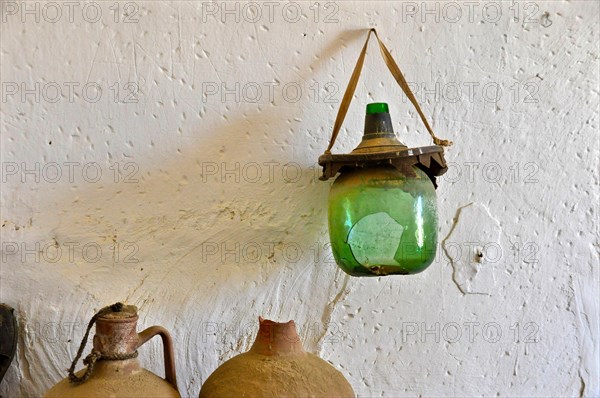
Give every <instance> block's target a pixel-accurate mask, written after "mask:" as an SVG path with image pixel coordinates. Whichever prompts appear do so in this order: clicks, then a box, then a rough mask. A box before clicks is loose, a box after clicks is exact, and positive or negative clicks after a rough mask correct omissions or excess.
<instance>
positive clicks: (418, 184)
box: [328, 104, 437, 276]
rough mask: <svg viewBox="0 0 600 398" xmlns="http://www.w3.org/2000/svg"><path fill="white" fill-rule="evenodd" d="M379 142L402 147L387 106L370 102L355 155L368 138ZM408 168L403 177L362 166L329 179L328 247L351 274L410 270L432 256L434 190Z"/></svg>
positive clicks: (389, 169) (387, 167)
mask: <svg viewBox="0 0 600 398" xmlns="http://www.w3.org/2000/svg"><path fill="white" fill-rule="evenodd" d="M384 140H385V141H387V142H386V144H387V145H388V146H391V145H395V146H397V147H398V149H406V146H403V145H402V144H401V143H400V142H398V141H397V140H396V138H395V136H394V132H393V130H392V124H391V120H390V114H389V113H388V112H387V104H369V105H368V106H367V115H366V120H365V134H364V138H363V142H362V146H363V147H362V148H360V147H359V148H357V150H356V151H354V153H360V152H361V151H360V149H363V150H364V149H366V148H370V149H372V148H373V146H368V145H369V143H370V142H371V141H379V143H380V144H381V142H382V141H384ZM365 143H366V144H365ZM371 143H372V144H375V142H371ZM412 171H413V173H411V175H406V174H405V173H403V172H402V171H400V170H398V169H396V168H394V167H393V166H391V165H385V164H383V165H376V166H368V165H367V166H365V167H361V168H355V169H352V170H347V171H346V172H344V173H342V175H340V176H339V177H338V178H337V179H336V180H335V182H334V183H333V186H332V187H331V192H330V194H329V212H328V213H329V235H330V239H331V248H332V251H333V255H334V257H335V260H336V262H337V263H338V264H339V266H340V267H341V268H342V269H343V270H344V271H346V272H347V273H349V274H350V275H356V276H362V275H388V274H414V273H417V272H420V271H422V270H424V269H425V268H426V267H427V266H428V265H429V264H431V262H432V261H433V259H434V258H435V248H436V245H437V209H436V195H435V188H434V186H433V183H432V182H431V180H430V179H429V177H428V176H427V174H425V173H424V172H423V171H421V170H420V169H418V168H416V167H415V168H413V170H412ZM412 174H414V175H412Z"/></svg>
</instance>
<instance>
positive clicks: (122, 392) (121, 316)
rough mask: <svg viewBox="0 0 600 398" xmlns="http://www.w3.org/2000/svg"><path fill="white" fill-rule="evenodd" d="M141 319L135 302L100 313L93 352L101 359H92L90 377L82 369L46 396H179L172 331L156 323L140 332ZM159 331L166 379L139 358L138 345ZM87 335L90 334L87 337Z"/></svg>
mask: <svg viewBox="0 0 600 398" xmlns="http://www.w3.org/2000/svg"><path fill="white" fill-rule="evenodd" d="M111 307H113V306H111ZM107 308H108V307H107ZM137 320H138V315H137V308H136V307H135V306H122V307H121V310H119V311H109V312H107V313H104V314H102V315H100V316H98V317H97V319H96V334H95V336H94V351H93V352H92V354H94V355H98V354H99V358H100V359H99V360H97V361H96V362H95V363H92V366H93V367H92V370H91V373H89V377H88V378H87V379H85V378H84V379H83V380H81V378H82V377H83V375H84V374H85V373H86V371H85V370H81V371H79V372H77V373H75V374H74V377H72V379H75V380H70V379H69V378H66V379H64V380H62V381H61V382H59V383H58V384H56V385H55V386H54V387H52V388H51V389H50V390H49V391H48V392H47V393H46V397H48V398H51V397H78V398H80V397H179V392H178V391H177V380H176V377H175V361H174V356H173V343H172V340H171V336H170V335H169V332H168V331H167V330H166V329H164V328H163V327H160V326H152V327H150V328H148V329H146V330H144V331H143V332H141V333H137V332H136V326H137ZM90 327H91V324H90ZM156 335H160V336H161V338H162V342H163V348H164V360H165V374H166V379H163V378H161V377H159V376H157V375H155V374H154V373H152V372H150V371H148V370H146V369H144V368H142V367H141V366H140V363H139V361H138V359H137V358H136V357H137V353H136V351H137V349H138V347H140V346H141V345H142V344H144V343H145V342H146V341H148V340H150V339H151V338H152V337H154V336H156ZM86 339H87V336H86V337H84V341H85V340H86ZM84 344H85V343H84ZM89 358H90V357H88V359H89ZM115 358H119V359H115ZM121 358H125V359H121ZM88 366H90V365H89V362H88ZM72 368H73V367H72ZM77 379H79V381H78V382H77V381H76V380H77ZM74 381H75V382H74Z"/></svg>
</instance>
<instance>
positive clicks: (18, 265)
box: [0, 1, 600, 397]
mask: <svg viewBox="0 0 600 398" xmlns="http://www.w3.org/2000/svg"><path fill="white" fill-rule="evenodd" d="M49 4H50V3H42V2H27V3H24V2H20V1H19V2H16V3H15V2H11V1H3V2H2V10H3V14H2V24H1V57H2V59H1V63H2V69H1V73H2V76H1V78H2V104H1V106H2V111H1V117H2V130H1V131H2V151H1V152H2V178H3V181H2V196H1V199H2V218H1V220H2V228H1V231H2V253H1V255H2V264H1V267H2V268H1V276H2V282H1V301H2V302H5V303H7V304H9V305H11V306H13V307H15V308H16V312H17V314H18V321H19V325H20V332H21V334H20V337H19V346H18V353H17V357H16V358H15V360H14V362H13V366H12V368H11V369H10V370H9V372H8V373H7V375H6V377H5V379H4V381H3V382H2V385H1V386H0V394H1V395H2V396H6V397H18V396H40V395H41V394H42V393H43V392H44V391H45V390H46V389H48V388H49V387H50V386H52V385H53V384H54V383H56V382H57V381H58V380H60V379H62V378H63V377H65V376H66V371H65V370H66V369H67V368H68V366H69V365H70V362H71V360H72V358H73V357H74V355H75V352H76V350H77V347H78V345H79V342H80V339H81V337H82V335H83V332H84V327H85V324H86V323H87V321H88V320H89V318H90V317H91V316H92V315H93V313H94V312H95V311H96V310H98V309H99V308H101V307H102V306H104V305H107V304H111V303H113V302H116V301H120V300H122V301H125V302H127V303H130V304H136V305H138V306H139V308H140V325H139V327H140V329H141V328H143V327H147V326H150V325H153V324H160V325H163V326H165V327H166V328H168V329H169V330H171V331H172V334H173V336H174V338H175V341H176V348H177V370H178V378H179V389H180V390H181V392H182V394H183V395H184V396H197V394H198V392H199V390H200V386H201V384H202V382H203V381H204V380H206V378H207V377H208V375H209V374H210V373H211V372H212V371H213V370H214V369H215V368H216V367H217V366H218V365H219V364H221V363H222V362H223V361H224V360H226V359H228V358H230V357H232V356H234V355H236V354H239V353H241V352H243V351H245V350H247V349H248V348H249V346H250V344H251V342H252V341H253V339H254V333H255V332H256V329H257V318H258V316H259V315H262V316H265V317H268V318H271V319H274V320H280V321H286V320H289V319H294V320H295V321H296V322H297V324H298V325H299V328H300V333H301V334H302V336H303V339H304V344H305V347H306V349H307V350H309V351H312V352H315V353H318V354H319V355H320V356H321V357H322V358H324V359H326V360H327V361H329V362H331V363H332V364H333V365H334V366H336V367H337V368H338V369H339V370H340V371H342V372H343V373H344V375H345V376H346V377H347V378H348V380H349V381H350V382H351V384H352V385H353V387H354V389H355V391H356V393H357V394H358V395H359V396H361V397H379V396H394V397H398V396H457V397H463V396H511V397H516V396H522V397H525V396H527V397H533V396H536V397H548V396H589V397H592V396H598V395H599V394H600V387H599V383H598V379H599V373H598V372H599V366H598V358H599V348H598V322H599V317H598V297H599V291H598V290H599V289H598V286H599V273H598V247H599V245H598V225H599V223H598V199H599V198H598V196H599V195H598V156H599V148H598V139H599V137H598V94H599V86H598V84H599V80H598V66H599V65H598V54H599V39H598V37H599V36H598V35H599V18H598V16H599V5H598V3H597V2H593V1H569V2H567V1H551V2H515V3H514V4H511V3H509V2H502V3H501V4H500V3H496V2H480V3H469V2H454V3H445V2H427V4H423V3H421V2H408V3H401V2H366V1H365V2H317V3H313V2H294V3H291V5H287V6H286V3H281V2H272V3H253V4H252V5H250V6H248V5H247V3H235V2H228V3H227V4H225V5H224V4H223V3H221V2H218V3H216V4H210V3H203V2H191V1H173V2H163V1H147V2H143V1H142V2H140V1H133V2H128V3H125V2H119V3H115V2H113V1H107V2H96V3H93V2H92V3H87V2H78V1H75V2H74V3H73V4H74V5H69V4H67V3H63V2H60V1H59V2H55V3H52V4H50V5H49ZM499 4H500V5H499ZM36 7H37V8H36ZM224 7H227V9H228V10H232V11H230V13H226V12H224ZM27 10H29V11H27ZM57 11H58V12H60V14H57ZM297 12H299V13H300V14H296V13H297ZM296 17H297V18H296ZM36 18H37V21H36ZM96 19H97V21H96ZM223 21H225V22H223ZM371 26H373V27H377V29H378V30H379V32H380V35H381V37H382V39H383V40H384V42H385V43H386V44H387V45H388V47H389V48H390V49H391V50H392V53H393V54H394V56H395V57H396V59H397V61H398V63H399V64H400V65H401V67H402V69H403V71H404V73H405V75H406V77H407V80H409V81H410V82H411V83H413V84H414V85H415V87H418V88H417V89H416V96H417V98H418V99H419V100H420V101H421V103H422V105H423V108H424V111H425V113H426V114H427V115H428V116H429V118H430V120H431V122H432V125H433V127H434V130H435V131H436V132H437V134H438V135H439V136H440V137H443V138H448V139H451V140H453V141H454V146H453V147H451V148H450V149H448V150H447V152H446V157H447V160H448V162H449V163H450V165H451V166H450V170H449V172H448V174H447V175H446V176H445V177H443V178H441V179H440V184H439V185H440V186H439V189H438V195H439V196H438V203H439V219H440V223H439V234H440V240H442V239H445V245H444V247H443V248H442V246H441V242H440V249H439V250H438V255H437V260H436V262H435V263H434V264H433V265H432V266H431V267H430V268H429V269H428V270H427V271H425V272H423V273H421V274H419V275H416V276H410V277H401V276H398V277H382V278H370V279H368V278H362V279H361V278H353V277H348V276H346V275H345V274H344V273H343V272H341V271H339V270H338V269H337V267H336V266H335V264H334V263H333V261H332V259H331V253H330V250H329V249H328V247H327V242H328V237H327V222H326V203H327V195H328V189H329V184H328V183H324V182H321V181H318V179H317V176H318V169H317V167H316V160H317V158H318V156H319V155H320V154H321V153H322V152H323V150H324V149H325V147H326V145H327V141H328V139H329V136H330V132H331V128H332V125H333V120H334V118H335V114H336V112H337V108H338V106H339V100H340V99H341V96H342V93H343V90H344V89H345V87H346V84H347V82H348V79H349V77H350V74H351V71H352V68H353V67H354V64H355V61H356V58H357V56H358V52H359V50H360V48H361V46H362V44H363V40H364V38H365V34H366V31H365V30H363V29H364V28H367V27H371ZM98 87H99V88H100V90H101V91H97V90H96V88H98ZM257 89H258V90H259V91H257ZM26 90H28V91H26ZM372 101H387V102H389V103H390V106H391V112H392V118H393V121H394V125H395V129H396V132H397V133H398V134H399V135H400V137H401V139H402V140H403V141H405V142H406V143H408V144H409V145H428V144H429V143H430V139H429V136H428V135H427V133H426V131H425V129H424V128H423V126H422V125H421V124H420V122H419V120H418V118H417V117H416V113H415V112H414V110H413V109H412V107H411V106H410V104H409V103H408V102H407V100H406V98H405V97H404V96H403V95H402V94H401V91H400V89H399V88H398V87H397V86H396V84H395V82H394V81H393V78H392V77H391V75H390V74H389V73H388V72H387V70H386V69H385V66H384V63H383V61H382V60H381V58H380V55H379V53H378V51H377V50H376V46H375V42H374V41H373V42H371V47H370V49H369V52H368V57H367V60H366V63H365V68H364V70H363V75H362V77H361V80H360V83H359V87H358V90H357V93H356V96H355V99H354V102H353V104H352V106H351V108H350V113H349V116H348V118H347V120H346V123H345V129H344V130H343V131H342V132H341V134H340V137H339V140H338V144H337V145H336V148H335V151H336V152H343V151H348V150H350V149H352V148H353V147H354V146H355V145H356V144H357V143H358V141H359V140H360V135H361V131H362V124H363V117H364V116H363V115H364V106H365V105H366V104H367V103H368V102H372ZM24 169H27V170H33V171H31V172H30V173H24V172H23V171H24ZM57 172H59V173H60V174H57ZM97 173H99V174H98V178H96V174H97ZM56 248H58V249H60V251H57V249H56ZM98 248H100V251H99V252H97V249H98ZM115 248H116V250H115ZM444 249H445V250H444ZM499 249H500V251H499ZM477 250H483V253H484V255H485V256H484V258H483V259H482V262H481V263H478V262H475V258H476V257H475V256H476V252H477ZM36 253H37V254H36ZM88 350H89V346H88V349H86V353H87V352H88ZM140 358H141V360H142V362H143V363H144V364H145V365H146V367H148V368H149V369H151V370H153V371H155V372H157V373H158V374H161V375H162V359H161V348H160V343H159V342H158V341H157V342H151V343H149V344H148V345H147V346H144V347H143V348H142V349H141V350H140ZM79 366H80V367H81V366H82V365H81V364H80V365H79Z"/></svg>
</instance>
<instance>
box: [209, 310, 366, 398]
mask: <svg viewBox="0 0 600 398" xmlns="http://www.w3.org/2000/svg"><path fill="white" fill-rule="evenodd" d="M259 322H260V328H259V331H258V334H257V336H256V341H255V342H254V344H253V345H252V348H250V351H248V352H246V353H244V354H241V355H238V356H236V357H233V358H231V359H230V360H228V361H226V362H225V363H224V364H222V365H221V366H219V367H218V368H217V370H215V371H214V372H213V373H212V374H211V375H210V377H209V378H208V379H207V380H206V382H205V383H204V385H203V386H202V389H201V390H200V398H228V397H236V398H238V397H278V398H279V397H355V396H356V395H355V394H354V391H353V390H352V387H351V386H350V383H348V381H347V380H346V379H345V378H344V376H343V375H342V374H341V373H340V372H339V371H338V370H336V369H335V368H334V367H333V366H331V365H330V364H329V363H327V362H325V361H324V360H322V359H321V358H319V357H318V356H316V355H314V354H311V353H307V352H306V351H304V348H303V347H302V342H301V341H300V337H298V333H297V332H296V325H295V324H294V321H289V322H287V323H277V322H273V321H269V320H265V319H262V318H259Z"/></svg>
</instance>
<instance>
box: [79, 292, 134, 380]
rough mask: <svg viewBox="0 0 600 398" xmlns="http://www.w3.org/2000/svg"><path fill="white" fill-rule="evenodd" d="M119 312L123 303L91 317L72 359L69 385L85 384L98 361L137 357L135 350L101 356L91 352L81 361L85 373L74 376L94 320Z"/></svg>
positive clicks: (94, 351) (111, 306)
mask: <svg viewBox="0 0 600 398" xmlns="http://www.w3.org/2000/svg"><path fill="white" fill-rule="evenodd" d="M121 310H123V303H115V304H112V305H109V306H106V307H104V308H102V309H101V310H100V311H98V312H97V313H96V314H95V315H94V316H93V317H92V319H90V321H89V323H88V326H87V329H86V331H85V334H84V335H83V339H82V340H81V344H80V345H79V349H78V350H77V355H76V356H75V359H73V362H72V363H71V367H70V368H69V381H70V382H71V383H75V384H81V383H84V382H86V381H87V379H89V378H90V376H91V375H92V372H93V371H94V365H95V364H96V362H97V361H99V360H102V359H104V360H125V359H131V358H135V357H137V356H138V352H137V350H136V351H134V352H132V353H128V354H116V355H103V354H102V353H100V351H97V350H92V352H91V353H90V354H89V355H88V356H87V357H85V358H84V360H83V364H84V365H86V366H87V368H86V369H85V373H84V374H83V375H82V376H81V377H78V376H76V375H75V366H77V362H78V361H79V358H81V354H82V353H83V350H84V348H85V345H86V344H87V340H88V337H89V335H90V330H91V329H92V326H94V323H96V320H98V318H99V317H101V316H102V315H105V314H108V313H110V312H121Z"/></svg>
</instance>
